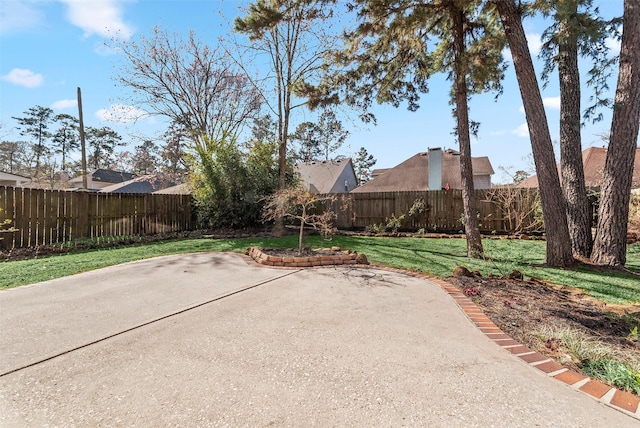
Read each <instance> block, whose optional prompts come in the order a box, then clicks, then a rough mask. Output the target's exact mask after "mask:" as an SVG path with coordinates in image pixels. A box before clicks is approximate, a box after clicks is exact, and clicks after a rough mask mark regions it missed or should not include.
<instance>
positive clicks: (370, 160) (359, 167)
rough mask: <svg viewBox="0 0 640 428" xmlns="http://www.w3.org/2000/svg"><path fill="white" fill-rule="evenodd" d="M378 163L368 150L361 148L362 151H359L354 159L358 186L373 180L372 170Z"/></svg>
mask: <svg viewBox="0 0 640 428" xmlns="http://www.w3.org/2000/svg"><path fill="white" fill-rule="evenodd" d="M376 162H377V160H376V158H374V157H373V155H371V154H369V152H367V149H365V148H364V147H360V150H358V153H356V156H355V158H354V159H353V169H355V172H356V178H357V179H358V186H362V185H363V184H364V183H366V182H367V181H369V180H370V179H371V168H372V167H373V166H374V165H375V164H376Z"/></svg>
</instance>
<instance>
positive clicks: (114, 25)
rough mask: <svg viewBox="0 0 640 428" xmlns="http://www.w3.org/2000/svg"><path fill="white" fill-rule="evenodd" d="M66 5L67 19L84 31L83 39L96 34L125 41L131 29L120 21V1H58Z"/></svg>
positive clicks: (131, 33)
mask: <svg viewBox="0 0 640 428" xmlns="http://www.w3.org/2000/svg"><path fill="white" fill-rule="evenodd" d="M60 1H61V2H62V3H64V4H66V5H67V18H68V19H69V22H71V23H72V24H73V25H75V26H77V27H80V28H81V29H82V30H84V35H85V37H89V36H92V35H93V34H97V35H99V36H102V37H116V38H119V39H123V40H127V39H129V38H130V37H131V36H132V35H133V31H134V29H133V27H131V26H130V25H129V24H127V23H125V22H124V21H123V19H122V7H121V3H122V0H92V1H87V0H60Z"/></svg>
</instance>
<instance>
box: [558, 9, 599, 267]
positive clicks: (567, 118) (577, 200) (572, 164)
mask: <svg viewBox="0 0 640 428" xmlns="http://www.w3.org/2000/svg"><path fill="white" fill-rule="evenodd" d="M558 7H561V6H558ZM563 7H565V8H570V10H564V13H563V14H562V18H561V19H562V22H561V23H560V42H559V44H558V75H559V77H560V170H561V175H562V191H563V194H564V199H565V203H566V207H567V225H568V227H569V236H570V238H571V249H572V250H573V253H574V255H576V256H579V257H581V258H585V259H588V258H589V256H590V255H591V247H592V244H593V241H592V238H591V219H590V218H589V214H590V210H589V200H588V199H587V190H586V185H585V179H584V166H583V163H582V140H581V136H580V71H579V69H578V41H577V37H576V36H575V30H573V29H571V23H570V22H568V20H569V19H571V17H572V16H575V15H576V14H577V12H578V3H577V1H576V0H572V1H569V2H566V5H564V6H563Z"/></svg>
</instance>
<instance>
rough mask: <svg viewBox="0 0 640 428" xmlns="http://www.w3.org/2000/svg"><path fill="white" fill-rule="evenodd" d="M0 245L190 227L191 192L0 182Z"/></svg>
mask: <svg viewBox="0 0 640 428" xmlns="http://www.w3.org/2000/svg"><path fill="white" fill-rule="evenodd" d="M4 219H8V220H10V221H11V223H10V226H12V227H13V228H14V229H16V230H15V231H13V232H7V231H3V232H0V238H2V241H0V246H4V247H5V248H24V247H30V246H37V245H51V244H56V243H62V242H68V241H72V240H74V239H78V238H96V237H103V236H127V235H142V234H154V233H167V232H177V231H183V230H191V228H192V226H194V221H193V215H192V199H191V196H190V195H156V194H117V193H89V192H75V191H65V190H42V189H23V188H14V187H4V186H0V223H2V221H1V220H4Z"/></svg>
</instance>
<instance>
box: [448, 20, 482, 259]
mask: <svg viewBox="0 0 640 428" xmlns="http://www.w3.org/2000/svg"><path fill="white" fill-rule="evenodd" d="M452 13H453V26H454V29H453V30H454V36H453V46H454V47H453V50H454V57H455V59H454V61H455V64H454V69H455V71H454V73H455V94H456V119H457V133H458V143H459V145H460V175H461V178H462V202H463V209H464V232H465V235H466V238H467V257H471V258H474V259H477V258H482V257H483V255H484V251H483V248H482V237H481V236H480V228H479V226H478V210H477V208H476V198H475V189H474V186H473V166H472V163H471V137H470V136H469V107H468V105H467V97H468V95H467V82H466V74H467V73H466V70H465V69H466V67H465V66H464V64H465V58H464V51H465V46H464V43H465V42H464V28H463V18H464V12H463V11H462V10H459V9H458V10H454V11H453V12H452Z"/></svg>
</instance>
